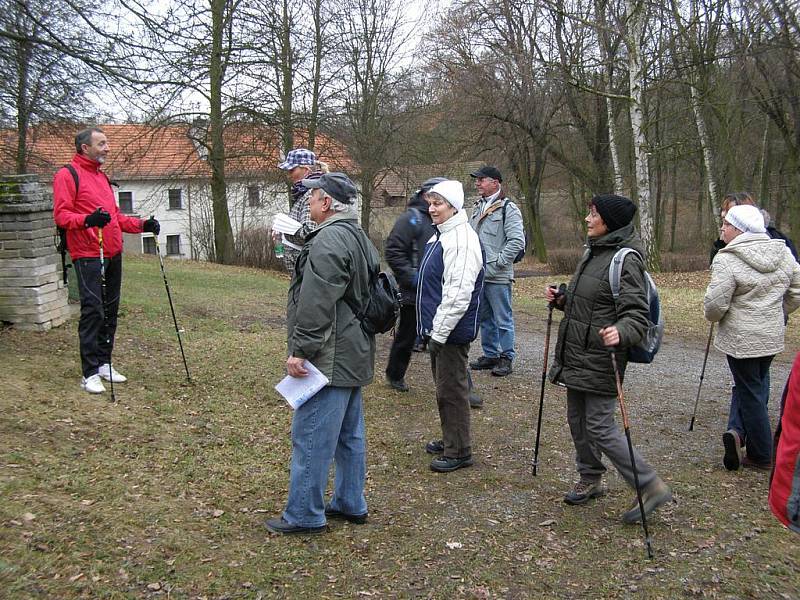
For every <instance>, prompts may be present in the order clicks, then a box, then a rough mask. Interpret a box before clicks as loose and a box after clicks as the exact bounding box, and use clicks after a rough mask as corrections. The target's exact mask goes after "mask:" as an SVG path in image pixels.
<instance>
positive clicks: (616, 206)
mask: <svg viewBox="0 0 800 600" xmlns="http://www.w3.org/2000/svg"><path fill="white" fill-rule="evenodd" d="M592 206H594V207H595V208H596V209H597V212H598V214H599V215H600V217H601V218H602V219H603V223H605V224H606V227H608V231H609V232H611V231H616V230H617V229H619V228H620V227H625V225H627V224H628V223H630V222H631V221H633V215H635V214H636V205H635V204H634V203H633V202H631V201H630V200H628V199H627V198H625V197H624V196H617V195H615V194H601V195H599V196H595V197H594V198H592Z"/></svg>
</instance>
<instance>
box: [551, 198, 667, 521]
mask: <svg viewBox="0 0 800 600" xmlns="http://www.w3.org/2000/svg"><path fill="white" fill-rule="evenodd" d="M634 214H636V205H634V204H633V202H631V201H630V200H629V199H628V198H624V197H622V196H615V195H613V194H604V195H601V196H595V197H594V198H592V202H591V206H590V210H589V214H588V215H587V216H586V226H587V227H586V229H587V233H588V236H589V240H588V244H587V249H586V252H585V253H584V255H583V258H582V259H581V261H580V262H579V263H578V268H577V269H576V271H575V274H574V275H573V276H572V280H571V281H570V283H569V286H568V287H567V291H566V293H565V294H563V295H559V296H557V297H556V293H555V292H554V291H553V289H552V288H548V289H547V290H546V292H545V298H546V299H547V300H548V301H549V302H552V301H554V300H555V306H556V307H557V308H560V309H562V310H564V318H563V319H562V320H561V324H560V326H559V329H558V342H557V344H556V353H555V356H554V358H553V367H552V369H551V371H550V380H551V381H552V382H553V383H557V384H559V385H563V386H565V387H566V388H567V421H568V422H569V428H570V433H572V441H573V443H574V444H575V464H576V468H577V471H578V475H579V476H580V480H579V481H578V482H577V483H576V484H575V486H574V488H573V489H572V490H571V491H569V492H568V493H567V494H566V495H565V496H564V502H566V503H567V504H571V505H575V504H584V503H586V502H588V501H589V500H590V499H592V498H596V497H598V496H602V495H603V494H605V491H606V490H605V487H604V486H603V483H602V477H603V473H605V471H606V467H605V465H603V462H602V460H601V458H602V456H605V457H606V458H608V460H609V461H611V463H612V464H613V465H614V467H616V469H617V471H619V473H620V475H622V477H623V478H624V479H625V481H626V482H627V483H628V485H630V486H631V487H634V485H635V484H634V476H633V467H632V465H631V457H630V452H629V450H628V446H627V444H626V439H625V436H624V435H623V433H622V431H621V430H620V428H619V427H617V425H616V423H615V422H614V413H615V411H616V406H617V387H616V378H615V375H614V368H613V365H612V363H611V355H610V351H617V350H618V351H617V352H616V357H617V364H618V365H619V369H620V377H624V374H625V365H626V363H627V359H626V352H625V351H626V350H627V349H628V348H630V347H631V346H633V345H635V344H637V343H638V342H639V340H641V338H642V335H643V334H644V332H645V329H646V327H647V324H648V320H647V317H648V304H647V296H646V291H645V277H644V264H643V262H642V258H641V257H643V256H644V253H643V250H642V246H641V243H640V242H639V240H638V238H637V236H636V234H635V231H634V228H633V223H632V221H633V216H634ZM624 247H630V248H633V249H634V250H636V251H637V252H638V253H639V256H636V255H635V254H633V253H631V254H629V255H628V257H627V258H626V259H625V261H624V263H623V266H622V274H621V278H620V293H619V298H617V300H615V299H614V296H613V295H612V293H611V286H610V284H609V280H608V267H609V265H610V264H611V260H612V259H613V257H614V255H615V254H616V252H617V251H618V250H619V249H620V248H624ZM633 454H634V460H635V461H636V470H637V472H638V475H639V485H640V486H641V489H642V500H643V504H644V510H645V514H646V515H648V514H650V513H651V512H652V511H653V510H655V509H656V508H658V507H659V506H661V505H662V504H664V503H665V502H668V501H669V500H671V499H672V492H671V490H670V489H669V487H667V485H666V484H665V483H664V482H663V481H662V480H661V478H660V477H659V476H658V474H657V473H656V472H655V470H654V469H653V467H651V466H650V465H649V464H647V463H646V462H645V461H644V459H643V458H642V457H641V455H640V454H639V452H638V451H636V450H634V451H633ZM622 519H623V521H625V522H626V523H635V522H636V521H639V520H641V512H640V510H639V504H638V501H637V499H636V498H634V501H633V504H632V505H631V507H630V508H629V509H628V510H627V511H626V512H625V513H624V514H623V515H622Z"/></svg>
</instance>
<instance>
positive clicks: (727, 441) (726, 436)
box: [722, 429, 742, 471]
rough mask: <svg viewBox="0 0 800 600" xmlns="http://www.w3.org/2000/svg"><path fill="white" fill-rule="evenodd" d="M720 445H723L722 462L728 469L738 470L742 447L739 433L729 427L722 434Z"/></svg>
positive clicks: (740, 462)
mask: <svg viewBox="0 0 800 600" xmlns="http://www.w3.org/2000/svg"><path fill="white" fill-rule="evenodd" d="M722 445H723V446H724V447H725V454H724V455H723V457H722V464H724V465H725V468H726V469H728V471H738V470H739V466H741V464H742V448H741V446H740V444H739V433H738V432H737V431H736V430H734V429H729V430H728V431H726V432H725V433H723V434H722Z"/></svg>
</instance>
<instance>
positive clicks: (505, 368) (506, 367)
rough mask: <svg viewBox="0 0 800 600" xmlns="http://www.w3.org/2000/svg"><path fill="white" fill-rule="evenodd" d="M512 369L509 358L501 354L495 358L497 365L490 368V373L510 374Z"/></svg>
mask: <svg viewBox="0 0 800 600" xmlns="http://www.w3.org/2000/svg"><path fill="white" fill-rule="evenodd" d="M513 372H514V370H513V369H512V368H511V359H510V358H506V357H505V356H501V357H500V358H498V359H497V365H496V366H495V367H494V369H492V375H494V376H495V377H505V376H506V375H511V373H513Z"/></svg>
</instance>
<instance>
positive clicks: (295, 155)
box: [278, 148, 317, 171]
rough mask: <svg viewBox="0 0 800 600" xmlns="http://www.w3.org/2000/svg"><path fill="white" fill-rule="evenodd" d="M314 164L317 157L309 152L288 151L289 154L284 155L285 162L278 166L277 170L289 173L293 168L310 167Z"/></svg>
mask: <svg viewBox="0 0 800 600" xmlns="http://www.w3.org/2000/svg"><path fill="white" fill-rule="evenodd" d="M315 162H317V155H316V154H314V153H313V152H312V151H311V150H306V149H305V148H296V149H295V150H289V153H288V154H287V155H286V160H285V161H283V162H282V163H281V164H279V165H278V168H279V169H283V170H284V171H291V170H292V169H294V168H295V167H299V166H301V165H307V166H309V167H311V166H313V165H314V163H315Z"/></svg>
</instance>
